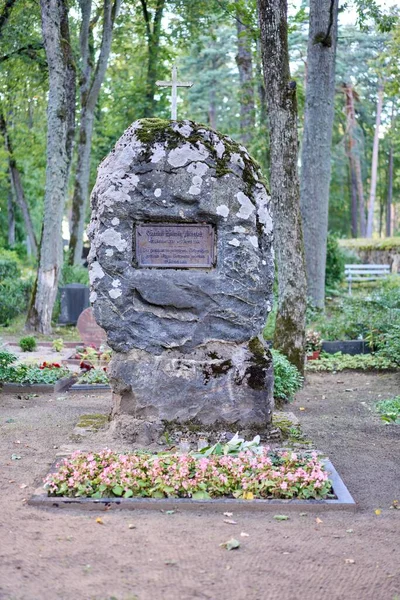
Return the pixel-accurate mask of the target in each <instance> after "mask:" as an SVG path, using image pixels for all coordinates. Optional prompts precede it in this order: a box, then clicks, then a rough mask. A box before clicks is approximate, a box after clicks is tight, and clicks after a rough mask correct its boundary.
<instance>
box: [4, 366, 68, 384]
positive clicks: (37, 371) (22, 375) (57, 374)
mask: <svg viewBox="0 0 400 600" xmlns="http://www.w3.org/2000/svg"><path fill="white" fill-rule="evenodd" d="M67 375H70V371H69V370H68V369H67V368H65V367H60V368H59V369H54V368H52V367H45V368H40V367H38V366H35V365H26V364H20V365H16V366H15V367H9V371H8V372H7V373H6V374H4V379H2V376H1V375H0V381H6V382H7V383H20V384H30V385H32V384H34V383H45V384H54V383H56V382H57V381H58V380H59V379H61V378H62V377H66V376H67Z"/></svg>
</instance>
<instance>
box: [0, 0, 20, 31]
mask: <svg viewBox="0 0 400 600" xmlns="http://www.w3.org/2000/svg"><path fill="white" fill-rule="evenodd" d="M16 1H17V0H6V3H5V4H4V7H3V10H2V11H1V13H0V37H1V36H2V31H3V27H4V26H5V25H6V24H7V21H8V19H9V16H10V14H11V11H12V9H13V8H14V4H15V3H16Z"/></svg>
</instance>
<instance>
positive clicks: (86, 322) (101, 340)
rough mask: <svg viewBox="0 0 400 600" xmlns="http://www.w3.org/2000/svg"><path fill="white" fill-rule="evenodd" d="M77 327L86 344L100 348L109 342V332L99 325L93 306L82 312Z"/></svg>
mask: <svg viewBox="0 0 400 600" xmlns="http://www.w3.org/2000/svg"><path fill="white" fill-rule="evenodd" d="M76 327H77V329H78V331H79V335H80V337H81V340H82V342H83V343H84V344H85V346H91V345H93V346H96V348H99V346H101V345H102V344H105V343H106V342H107V334H106V332H105V331H104V329H102V328H101V327H100V326H99V325H97V323H96V320H95V318H94V315H93V309H92V308H91V307H89V308H86V309H85V310H84V311H83V312H81V314H80V315H79V318H78V322H77V324H76Z"/></svg>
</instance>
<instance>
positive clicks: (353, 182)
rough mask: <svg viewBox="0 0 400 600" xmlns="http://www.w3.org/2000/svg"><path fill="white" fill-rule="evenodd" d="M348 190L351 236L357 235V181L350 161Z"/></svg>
mask: <svg viewBox="0 0 400 600" xmlns="http://www.w3.org/2000/svg"><path fill="white" fill-rule="evenodd" d="M350 189H351V236H352V237H353V238H356V237H357V234H358V211H357V181H356V174H355V171H354V167H353V165H352V162H351V161H350Z"/></svg>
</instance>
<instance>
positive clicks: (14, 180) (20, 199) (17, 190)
mask: <svg viewBox="0 0 400 600" xmlns="http://www.w3.org/2000/svg"><path fill="white" fill-rule="evenodd" d="M0 132H1V133H2V134H3V138H4V145H5V149H6V152H7V155H8V168H9V173H10V181H11V188H12V190H13V192H14V198H15V202H16V204H17V205H18V207H19V209H20V210H21V213H22V217H23V219H24V224H25V231H26V235H27V236H28V240H29V245H28V247H29V248H30V250H31V252H32V254H35V255H36V254H37V250H38V244H37V240H36V235H35V230H34V227H33V223H32V218H31V213H30V211H29V206H28V203H27V201H26V198H25V193H24V188H23V185H22V179H21V174H20V172H19V169H18V166H17V161H16V160H15V156H14V152H13V147H12V142H11V138H10V135H9V131H8V126H7V121H6V119H5V116H4V113H3V112H0Z"/></svg>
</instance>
